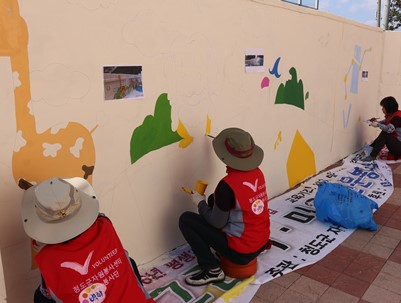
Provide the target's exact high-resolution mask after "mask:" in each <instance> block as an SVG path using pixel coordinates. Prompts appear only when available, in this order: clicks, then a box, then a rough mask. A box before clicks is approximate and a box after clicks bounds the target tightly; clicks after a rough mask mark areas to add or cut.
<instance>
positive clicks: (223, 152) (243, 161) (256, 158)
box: [212, 127, 264, 171]
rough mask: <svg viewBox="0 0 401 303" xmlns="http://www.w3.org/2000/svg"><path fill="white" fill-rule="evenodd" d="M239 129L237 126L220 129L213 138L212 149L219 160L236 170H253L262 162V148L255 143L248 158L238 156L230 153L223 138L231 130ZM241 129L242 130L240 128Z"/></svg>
mask: <svg viewBox="0 0 401 303" xmlns="http://www.w3.org/2000/svg"><path fill="white" fill-rule="evenodd" d="M238 130H241V129H239V128H235V127H232V128H226V129H225V130H223V131H221V132H220V133H219V134H218V135H217V136H216V138H214V139H213V142H212V144H213V149H214V152H215V153H216V155H217V156H218V157H219V159H220V160H221V161H223V163H224V164H226V165H227V166H229V167H231V168H234V169H236V170H241V171H249V170H253V169H255V168H257V167H259V165H260V164H261V163H262V161H263V155H264V153H263V149H261V148H260V147H259V146H257V145H255V148H254V150H253V153H252V155H251V156H250V157H248V158H238V157H235V156H233V155H231V154H230V153H229V152H228V150H227V148H226V145H225V140H226V138H227V136H228V135H229V134H230V133H231V132H232V131H238ZM241 131H242V130H241Z"/></svg>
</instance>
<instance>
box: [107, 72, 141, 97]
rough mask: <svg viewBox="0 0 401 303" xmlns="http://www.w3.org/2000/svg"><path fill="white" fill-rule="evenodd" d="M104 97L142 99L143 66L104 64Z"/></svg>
mask: <svg viewBox="0 0 401 303" xmlns="http://www.w3.org/2000/svg"><path fill="white" fill-rule="evenodd" d="M103 82H104V99H105V100H106V101H108V100H119V99H142V98H143V97H144V95H143V87H142V66H140V65H132V66H104V67H103Z"/></svg>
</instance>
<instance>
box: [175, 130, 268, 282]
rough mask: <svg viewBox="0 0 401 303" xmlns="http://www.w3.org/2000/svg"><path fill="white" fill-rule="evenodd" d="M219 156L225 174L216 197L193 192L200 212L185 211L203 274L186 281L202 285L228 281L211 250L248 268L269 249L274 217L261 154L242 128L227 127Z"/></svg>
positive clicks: (182, 222) (185, 228) (216, 144)
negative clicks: (269, 202)
mask: <svg viewBox="0 0 401 303" xmlns="http://www.w3.org/2000/svg"><path fill="white" fill-rule="evenodd" d="M213 149H214V151H215V153H216V155H217V156H218V157H219V159H220V160H221V161H223V163H224V164H225V165H226V173H227V175H226V176H225V177H224V178H222V179H221V180H220V182H219V183H218V184H217V187H216V189H215V191H214V193H213V194H212V195H210V196H209V197H208V202H206V197H205V196H204V195H200V194H199V193H197V192H195V191H193V194H192V195H191V200H192V201H193V202H194V203H196V205H197V206H198V212H199V214H196V213H193V212H184V213H183V214H182V215H181V216H180V219H179V227H180V230H181V232H182V234H183V236H184V238H185V239H186V241H187V242H188V244H189V245H190V246H191V248H192V250H193V252H194V254H195V255H196V257H197V261H198V265H199V268H200V270H199V271H198V272H196V273H195V274H192V275H190V276H187V277H185V282H186V283H187V284H189V285H193V286H198V285H205V284H208V283H211V282H219V281H222V280H224V278H225V274H224V272H223V270H222V269H221V267H220V263H219V260H218V259H217V258H216V257H215V256H214V254H213V252H212V250H211V249H212V248H213V249H214V250H215V251H216V253H217V254H218V255H220V256H223V257H225V258H227V259H229V260H230V261H231V262H233V263H236V264H242V265H245V264H248V263H249V262H250V261H252V260H253V259H255V258H256V257H257V256H258V255H259V254H260V253H261V252H263V251H264V250H265V249H266V248H269V245H270V218H269V210H268V197H267V192H266V183H265V178H264V175H263V173H262V171H261V170H260V169H259V165H260V164H261V162H262V160H263V150H262V149H261V148H260V147H259V146H257V145H256V144H255V142H254V140H253V138H252V136H251V135H250V134H249V133H248V132H246V131H244V130H242V129H239V128H227V129H225V130H223V131H222V132H220V133H219V134H218V136H217V137H216V138H214V139H213Z"/></svg>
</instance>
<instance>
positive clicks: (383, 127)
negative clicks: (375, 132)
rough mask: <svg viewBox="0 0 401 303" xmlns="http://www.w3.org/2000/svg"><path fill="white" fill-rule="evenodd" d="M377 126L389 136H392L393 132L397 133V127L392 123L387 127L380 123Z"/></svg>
mask: <svg viewBox="0 0 401 303" xmlns="http://www.w3.org/2000/svg"><path fill="white" fill-rule="evenodd" d="M377 126H378V127H379V128H380V129H381V130H382V131H385V132H386V133H388V134H391V133H393V132H394V131H395V126H394V125H393V124H391V123H389V124H387V125H385V124H382V123H379V124H377Z"/></svg>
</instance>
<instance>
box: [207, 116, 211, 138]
mask: <svg viewBox="0 0 401 303" xmlns="http://www.w3.org/2000/svg"><path fill="white" fill-rule="evenodd" d="M211 128H212V120H211V119H210V117H209V115H207V116H206V131H205V136H207V135H210V130H211Z"/></svg>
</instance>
